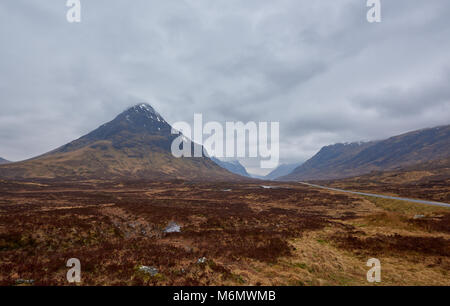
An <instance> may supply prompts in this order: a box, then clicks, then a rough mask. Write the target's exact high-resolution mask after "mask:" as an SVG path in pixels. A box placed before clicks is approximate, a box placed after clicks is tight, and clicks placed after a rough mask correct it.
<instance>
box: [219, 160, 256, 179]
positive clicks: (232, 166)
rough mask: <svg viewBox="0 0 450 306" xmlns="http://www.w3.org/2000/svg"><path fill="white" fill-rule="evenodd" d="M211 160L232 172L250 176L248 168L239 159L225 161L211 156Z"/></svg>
mask: <svg viewBox="0 0 450 306" xmlns="http://www.w3.org/2000/svg"><path fill="white" fill-rule="evenodd" d="M211 160H212V161H213V162H215V163H216V164H217V165H219V166H220V167H222V168H224V169H226V170H228V171H230V172H231V173H234V174H238V175H241V176H245V177H250V174H248V172H247V170H246V169H245V167H244V166H242V164H241V163H240V162H239V161H238V160H234V161H223V160H220V159H217V158H215V157H211Z"/></svg>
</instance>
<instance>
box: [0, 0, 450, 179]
mask: <svg viewBox="0 0 450 306" xmlns="http://www.w3.org/2000/svg"><path fill="white" fill-rule="evenodd" d="M81 3H82V22H81V23H80V24H69V23H68V22H67V21H66V16H65V15H66V11H67V8H66V7H65V1H56V0H51V1H39V2H38V1H26V0H14V1H2V2H1V3H0V45H1V46H2V47H1V48H0V71H1V73H0V106H1V110H2V111H1V112H0V156H2V157H4V158H7V159H11V160H21V159H25V158H29V157H32V156H35V155H38V154H41V153H44V152H46V151H49V150H51V149H53V148H55V147H58V146H60V145H62V144H64V143H66V142H68V141H71V140H73V139H75V138H78V137H80V136H81V135H83V134H85V133H87V132H89V131H90V130H92V129H95V128H96V127H98V126H99V125H101V124H102V123H104V122H106V121H109V120H111V119H112V118H113V117H114V116H115V115H117V113H119V112H121V111H122V110H124V109H125V108H126V107H127V106H129V105H132V104H135V103H138V102H142V101H146V102H148V103H150V104H152V105H153V106H154V107H155V108H156V109H157V110H158V111H159V112H160V113H161V114H162V115H163V116H164V117H165V118H166V120H167V121H169V122H175V121H180V120H183V121H192V119H193V114H194V113H195V112H197V113H203V115H204V119H205V120H208V121H222V122H224V121H237V120H241V121H250V120H251V121H279V122H280V128H281V135H280V140H281V157H282V161H284V162H293V161H301V160H305V159H307V158H309V157H310V156H312V155H313V154H314V153H315V152H316V151H317V150H319V149H320V147H321V146H323V145H327V144H330V143H335V142H341V141H359V140H364V139H379V138H384V137H387V136H391V135H394V134H397V133H401V132H405V131H409V130H413V129H419V128H423V127H429V126H435V125H440V124H448V123H449V114H450V89H449V85H448V84H450V83H449V81H450V40H449V39H448V37H450V19H448V16H450V2H449V1H448V0H434V1H420V0H396V1H382V22H381V23H380V24H369V23H368V22H367V21H366V12H367V8H366V5H365V4H366V1H364V0H358V1H355V0H339V1H325V0H318V1H307V0H301V1H300V0H277V1H272V0H245V1H244V0H214V1H210V0H167V1H162V0H158V1H155V0H154V1H148V0H135V1H132V2H130V1H125V0H117V1H107V0H95V1H83V0H81ZM244 164H246V165H247V166H248V167H249V168H251V169H250V170H251V171H253V172H258V169H255V167H256V165H257V164H258V163H256V162H255V161H251V160H250V161H244Z"/></svg>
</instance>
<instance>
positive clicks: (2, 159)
mask: <svg viewBox="0 0 450 306" xmlns="http://www.w3.org/2000/svg"><path fill="white" fill-rule="evenodd" d="M9 163H11V162H10V161H9V160H6V159H4V158H1V157H0V165H2V164H9Z"/></svg>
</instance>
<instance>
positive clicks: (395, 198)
mask: <svg viewBox="0 0 450 306" xmlns="http://www.w3.org/2000/svg"><path fill="white" fill-rule="evenodd" d="M300 184H303V185H307V186H310V187H315V188H322V189H327V190H332V191H337V192H345V193H351V194H357V195H363V196H369V197H375V198H382V199H392V200H399V201H406V202H413V203H419V204H425V205H433V206H441V207H448V208H450V204H447V203H441V202H433V201H425V200H416V199H408V198H401V197H392V196H388V195H382V194H374V193H366V192H358V191H349V190H344V189H337V188H331V187H325V186H320V185H315V184H309V183H305V182H300Z"/></svg>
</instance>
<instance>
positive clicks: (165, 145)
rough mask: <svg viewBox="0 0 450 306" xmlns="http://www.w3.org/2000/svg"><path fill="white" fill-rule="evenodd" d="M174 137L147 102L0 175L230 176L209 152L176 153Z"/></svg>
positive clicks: (8, 167) (6, 167)
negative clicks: (185, 155)
mask: <svg viewBox="0 0 450 306" xmlns="http://www.w3.org/2000/svg"><path fill="white" fill-rule="evenodd" d="M176 137H178V135H177V134H171V126H170V125H169V124H168V123H167V122H166V121H165V120H164V119H163V118H162V116H161V115H160V114H158V113H157V112H156V111H155V110H154V109H153V108H152V107H151V106H150V105H148V104H140V105H136V106H133V107H131V108H129V109H127V110H126V111H124V112H123V113H121V114H120V115H118V116H117V117H116V118H115V119H114V120H112V121H111V122H108V123H106V124H104V125H102V126H100V127H99V128H98V129H96V130H94V131H92V132H91V133H89V134H87V135H85V136H83V137H81V138H79V139H77V140H75V141H72V142H70V143H68V144H66V145H63V146H62V147H60V148H57V149H55V150H53V151H51V152H49V153H46V154H44V155H41V156H38V157H36V158H33V159H30V160H27V161H23V162H19V163H14V164H9V165H2V166H0V178H7V179H27V178H51V179H53V178H64V179H112V178H122V179H158V180H164V179H186V180H202V179H208V180H210V179H214V180H229V179H236V178H238V177H237V176H235V175H233V174H232V173H230V172H228V171H226V170H224V169H222V168H221V167H219V166H217V165H216V164H215V163H214V162H213V161H211V160H210V159H209V158H208V157H205V156H204V157H200V158H175V157H174V156H173V155H172V153H171V143H172V141H173V139H175V138H176Z"/></svg>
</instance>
